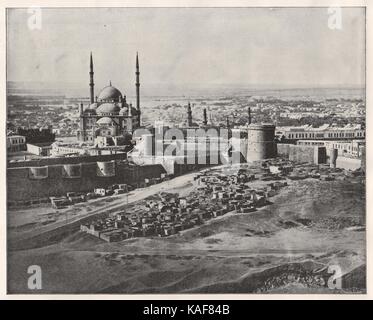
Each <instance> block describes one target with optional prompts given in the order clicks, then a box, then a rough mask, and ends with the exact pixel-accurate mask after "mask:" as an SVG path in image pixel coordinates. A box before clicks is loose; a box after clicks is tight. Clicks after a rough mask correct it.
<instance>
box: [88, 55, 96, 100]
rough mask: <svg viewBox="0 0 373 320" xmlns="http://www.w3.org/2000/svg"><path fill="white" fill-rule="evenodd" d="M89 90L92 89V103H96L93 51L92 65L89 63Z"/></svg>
mask: <svg viewBox="0 0 373 320" xmlns="http://www.w3.org/2000/svg"><path fill="white" fill-rule="evenodd" d="M89 79H90V81H89V91H90V95H89V96H90V101H91V103H94V102H95V100H94V95H95V93H94V87H95V84H94V83H93V59H92V52H91V61H90V65H89Z"/></svg>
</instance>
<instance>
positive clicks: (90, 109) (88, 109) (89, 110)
mask: <svg viewBox="0 0 373 320" xmlns="http://www.w3.org/2000/svg"><path fill="white" fill-rule="evenodd" d="M97 106H98V105H97V103H92V104H90V105H89V106H87V107H85V108H84V113H93V114H95V113H96V109H97Z"/></svg>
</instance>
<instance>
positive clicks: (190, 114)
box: [187, 102, 193, 127]
mask: <svg viewBox="0 0 373 320" xmlns="http://www.w3.org/2000/svg"><path fill="white" fill-rule="evenodd" d="M187 117H188V119H187V124H188V127H191V126H192V124H193V122H192V107H191V106H190V102H188V111H187Z"/></svg>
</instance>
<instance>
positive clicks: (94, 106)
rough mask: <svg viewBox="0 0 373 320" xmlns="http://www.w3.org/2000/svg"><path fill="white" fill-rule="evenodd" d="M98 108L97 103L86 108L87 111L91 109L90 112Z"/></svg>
mask: <svg viewBox="0 0 373 320" xmlns="http://www.w3.org/2000/svg"><path fill="white" fill-rule="evenodd" d="M97 107H98V104H97V102H94V103H91V104H90V105H89V107H88V109H91V110H96V109H97Z"/></svg>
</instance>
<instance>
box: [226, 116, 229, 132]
mask: <svg viewBox="0 0 373 320" xmlns="http://www.w3.org/2000/svg"><path fill="white" fill-rule="evenodd" d="M226 120H227V128H228V129H229V126H230V124H229V117H227V118H226Z"/></svg>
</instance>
